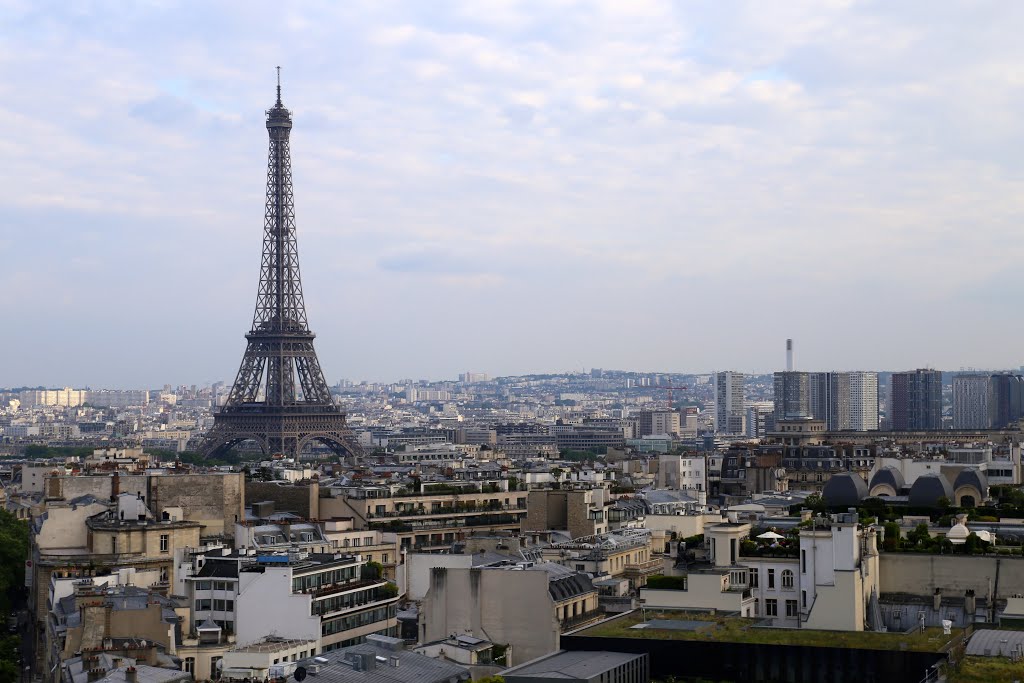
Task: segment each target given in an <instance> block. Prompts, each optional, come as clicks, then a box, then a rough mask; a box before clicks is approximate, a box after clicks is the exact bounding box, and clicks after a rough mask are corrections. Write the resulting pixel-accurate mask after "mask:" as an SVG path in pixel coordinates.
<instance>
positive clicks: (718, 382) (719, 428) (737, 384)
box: [715, 371, 747, 434]
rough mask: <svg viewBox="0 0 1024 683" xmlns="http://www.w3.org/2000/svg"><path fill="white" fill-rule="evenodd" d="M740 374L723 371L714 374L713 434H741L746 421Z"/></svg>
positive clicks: (741, 376)
mask: <svg viewBox="0 0 1024 683" xmlns="http://www.w3.org/2000/svg"><path fill="white" fill-rule="evenodd" d="M745 381H746V377H745V375H744V374H743V373H742V372H734V371H725V372H716V373H715V432H717V433H720V434H743V433H744V432H745V431H746V430H745V428H744V426H745V425H744V423H745V421H746V419H747V415H746V412H747V409H746V398H745V397H744V383H745Z"/></svg>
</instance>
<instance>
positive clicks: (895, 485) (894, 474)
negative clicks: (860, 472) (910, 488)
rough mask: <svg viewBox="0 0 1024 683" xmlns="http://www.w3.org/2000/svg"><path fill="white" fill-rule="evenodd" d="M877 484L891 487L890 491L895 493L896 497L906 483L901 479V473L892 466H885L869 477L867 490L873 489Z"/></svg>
mask: <svg viewBox="0 0 1024 683" xmlns="http://www.w3.org/2000/svg"><path fill="white" fill-rule="evenodd" d="M879 484H888V485H889V486H891V487H892V490H893V491H895V492H896V495H899V494H900V491H902V490H903V489H904V488H905V487H906V485H907V483H906V481H905V480H904V479H903V473H902V472H900V471H899V470H898V469H896V468H895V467H893V466H892V465H887V466H885V467H883V468H882V469H880V470H878V471H877V472H875V473H874V475H873V476H872V477H871V485H870V486H869V487H868V488H872V489H873V488H875V487H876V486H878V485H879Z"/></svg>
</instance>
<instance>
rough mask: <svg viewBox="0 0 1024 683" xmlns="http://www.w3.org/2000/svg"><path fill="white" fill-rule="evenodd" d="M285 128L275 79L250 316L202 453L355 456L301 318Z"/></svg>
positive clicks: (286, 117) (287, 118)
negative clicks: (310, 451) (247, 447)
mask: <svg viewBox="0 0 1024 683" xmlns="http://www.w3.org/2000/svg"><path fill="white" fill-rule="evenodd" d="M291 129H292V117H291V112H290V111H288V110H287V109H285V107H284V105H283V104H282V103H281V83H280V80H278V84H277V101H276V102H275V103H274V106H273V107H272V108H271V109H269V110H268V111H267V132H268V133H269V135H270V152H269V155H268V161H267V205H266V213H265V216H264V230H263V259H262V262H261V266H260V285H259V291H258V293H257V297H256V311H255V313H254V314H253V321H252V330H250V332H249V333H248V334H247V335H245V338H246V340H247V342H248V343H247V346H246V349H245V355H244V356H243V357H242V364H241V367H239V369H238V375H237V376H236V378H235V383H234V384H233V385H232V387H231V392H230V393H229V394H228V398H227V401H226V402H225V404H224V406H223V407H222V408H221V409H220V410H219V411H217V412H216V413H215V414H214V424H213V428H212V429H211V430H210V431H209V432H207V434H206V436H205V438H204V440H203V443H202V445H201V446H200V453H202V454H204V455H207V456H212V455H216V454H218V453H222V452H224V451H226V450H227V449H229V448H231V447H232V446H234V445H236V444H238V443H240V442H242V441H248V440H251V441H255V442H256V443H258V444H259V445H260V448H262V449H263V452H264V453H266V454H268V455H270V454H274V453H281V454H283V455H286V456H291V457H298V456H299V453H300V452H301V451H302V450H303V449H304V448H305V447H306V446H307V445H309V444H310V443H312V442H315V441H318V442H321V443H323V444H326V445H327V446H329V447H330V448H331V449H332V450H333V451H334V452H336V453H338V454H339V455H350V456H353V457H356V456H359V455H361V449H360V448H359V445H358V443H357V442H356V439H355V437H354V435H353V434H352V432H351V431H350V430H349V428H348V426H347V425H346V423H345V413H344V411H342V410H341V408H340V407H339V406H338V405H337V404H335V403H334V400H333V399H332V398H331V392H330V389H328V387H327V382H326V380H325V379H324V373H323V370H321V368H320V361H319V360H317V357H316V351H315V350H314V348H313V339H314V337H315V335H314V334H313V333H312V332H310V330H309V325H308V323H307V320H306V305H305V302H304V300H303V297H302V278H301V277H300V274H299V250H298V242H297V240H296V236H295V203H294V197H293V195H292V163H291V151H290V148H289V138H290V135H291Z"/></svg>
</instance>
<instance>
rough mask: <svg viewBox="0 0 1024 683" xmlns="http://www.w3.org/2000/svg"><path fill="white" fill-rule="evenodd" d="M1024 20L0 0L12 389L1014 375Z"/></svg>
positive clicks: (639, 1)
mask: <svg viewBox="0 0 1024 683" xmlns="http://www.w3.org/2000/svg"><path fill="white" fill-rule="evenodd" d="M1022 23H1024V4H1022V3H1009V2H1002V1H1001V2H972V3H966V2H942V3H937V2H934V1H931V0H923V1H919V2H913V1H907V2H899V3H893V2H888V1H885V0H882V1H878V2H843V1H828V2H826V1H822V0H815V1H811V2H797V1H792V2H785V3H764V2H730V1H724V0H711V1H708V2H678V3H673V2H660V1H657V0H630V1H629V2H622V1H620V0H609V1H600V0H587V1H581V2H575V1H570V0H538V1H537V2H512V1H509V0H495V1H493V2H491V1H486V0H467V1H465V2H459V1H441V0H437V1H433V0H432V1H431V2H418V1H414V0H409V1H408V2H391V1H388V0H372V1H367V2H362V1H359V0H351V1H346V2H343V3H335V2H312V1H311V2H302V3H294V4H292V3H287V2H259V1H255V0H247V1H245V2H202V3H199V2H189V3H176V2H169V1H162V0H152V1H150V2H135V3H122V2H89V3H66V2H63V1H51V2H46V1H39V0H13V1H12V0H0V68H2V71H3V77H2V78H0V117H2V121H3V123H4V125H3V132H2V133H0V153H2V156H3V159H4V163H3V164H0V182H2V185H0V186H2V187H3V190H2V191H0V212H2V219H0V331H2V333H0V386H8V387H10V386H21V385H38V384H44V385H50V386H65V385H69V386H75V387H80V386H86V385H88V386H92V387H134V386H140V387H141V386H146V387H151V386H161V385H163V384H164V383H170V384H179V383H184V384H192V383H196V384H203V383H208V382H213V381H218V380H220V381H228V382H230V381H231V380H232V379H233V378H234V375H235V372H236V371H237V368H238V364H239V362H240V360H241V357H242V353H243V351H244V348H245V339H244V334H245V332H247V331H248V330H249V328H250V325H251V322H252V312H253V307H254V304H255V298H256V285H257V280H258V274H259V263H260V249H261V233H262V229H263V225H262V218H263V208H264V207H263V203H264V192H265V181H266V154H267V133H266V129H265V127H264V111H265V110H266V109H267V108H269V107H270V106H271V105H272V103H273V99H274V84H275V82H274V79H275V71H274V67H276V66H278V65H280V66H281V68H282V85H283V99H284V103H285V105H286V106H288V107H289V108H290V109H291V110H292V112H293V117H294V129H293V132H292V166H293V172H294V183H295V202H296V220H297V225H298V238H299V254H300V259H301V266H302V276H303V285H304V289H305V295H306V306H307V311H308V314H309V321H310V326H311V328H312V330H313V331H314V332H315V333H316V334H317V341H316V344H317V350H318V354H319V357H320V362H321V365H322V366H323V368H324V371H325V374H326V376H327V379H328V381H329V382H331V383H333V382H335V381H337V380H339V379H341V378H347V379H352V380H356V381H358V380H363V379H365V380H371V381H372V380H384V381H391V380H398V379H401V378H407V377H408V378H437V379H440V378H452V379H454V378H455V377H456V375H457V374H458V373H460V372H465V371H477V372H486V373H489V374H491V375H492V376H494V375H506V374H522V373H529V372H562V371H572V370H582V369H588V368H592V367H601V368H616V369H634V370H659V371H669V372H705V371H711V370H716V369H717V370H722V369H734V370H740V371H748V372H764V371H771V370H777V369H780V368H781V367H782V366H783V364H784V341H785V339H786V338H787V337H792V338H794V339H795V340H796V349H797V351H796V355H797V366H798V367H799V368H801V369H809V370H825V369H840V370H842V369H889V370H898V369H907V368H914V367H924V366H930V367H939V368H944V369H957V368H961V367H984V368H997V367H1017V366H1020V365H1022V364H1024V352H1022V350H1021V345H1020V341H1019V340H1020V338H1021V336H1022V334H1024V316H1022V315H1021V314H1020V309H1019V306H1020V302H1021V300H1022V294H1024V292H1022V284H1021V276H1020V264H1021V262H1022V259H1024V240H1021V238H1020V233H1021V228H1022V215H1024V173H1022V171H1024V158H1022V155H1021V150H1022V149H1024V69H1022V68H1021V64H1022V63H1024V41H1021V40H1020V36H1019V27H1020V26H1021V25H1022Z"/></svg>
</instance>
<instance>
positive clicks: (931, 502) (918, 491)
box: [910, 474, 953, 507]
mask: <svg viewBox="0 0 1024 683" xmlns="http://www.w3.org/2000/svg"><path fill="white" fill-rule="evenodd" d="M939 498H946V499H947V500H949V501H951V502H952V500H953V487H952V486H950V485H949V480H948V479H946V478H945V477H944V476H942V475H941V474H922V475H921V476H920V477H918V478H917V479H916V480H915V481H914V485H913V486H911V487H910V504H911V505H917V506H920V507H938V505H939Z"/></svg>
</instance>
